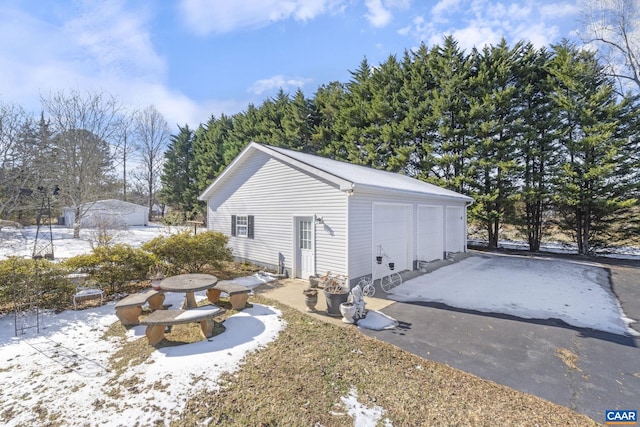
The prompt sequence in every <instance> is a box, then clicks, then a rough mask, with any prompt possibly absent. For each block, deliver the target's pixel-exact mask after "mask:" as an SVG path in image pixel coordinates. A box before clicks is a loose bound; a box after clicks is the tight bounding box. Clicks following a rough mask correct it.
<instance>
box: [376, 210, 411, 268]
mask: <svg viewBox="0 0 640 427" xmlns="http://www.w3.org/2000/svg"><path fill="white" fill-rule="evenodd" d="M410 213H411V208H410V206H406V205H374V207H373V244H374V250H376V249H377V247H378V246H382V248H383V250H384V252H385V254H387V255H388V256H389V257H391V259H393V261H394V262H395V263H396V266H397V270H405V269H411V266H410V265H409V262H410V259H409V258H410V257H409V248H410V242H411V240H410V234H409V233H410V221H411V217H410ZM375 255H376V254H375V253H374V256H375Z"/></svg>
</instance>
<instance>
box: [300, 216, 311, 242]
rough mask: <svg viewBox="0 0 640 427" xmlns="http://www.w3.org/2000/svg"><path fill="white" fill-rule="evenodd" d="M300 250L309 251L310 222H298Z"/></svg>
mask: <svg viewBox="0 0 640 427" xmlns="http://www.w3.org/2000/svg"><path fill="white" fill-rule="evenodd" d="M299 244H300V249H311V221H307V220H304V221H300V242H299Z"/></svg>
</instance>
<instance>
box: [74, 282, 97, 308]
mask: <svg viewBox="0 0 640 427" xmlns="http://www.w3.org/2000/svg"><path fill="white" fill-rule="evenodd" d="M98 298H100V305H102V302H103V299H104V291H103V290H102V289H96V288H86V287H84V286H77V287H76V291H75V293H74V294H73V309H74V310H77V309H78V303H79V302H82V301H87V300H90V299H98Z"/></svg>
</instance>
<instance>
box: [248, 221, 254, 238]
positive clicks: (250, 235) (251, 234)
mask: <svg viewBox="0 0 640 427" xmlns="http://www.w3.org/2000/svg"><path fill="white" fill-rule="evenodd" d="M247 237H248V238H249V239H253V215H249V216H248V217H247Z"/></svg>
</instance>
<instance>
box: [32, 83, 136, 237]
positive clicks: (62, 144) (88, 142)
mask: <svg viewBox="0 0 640 427" xmlns="http://www.w3.org/2000/svg"><path fill="white" fill-rule="evenodd" d="M41 102H42V105H43V107H44V108H45V110H46V112H47V113H48V116H49V118H50V120H51V125H52V128H53V131H54V133H55V138H54V143H53V145H54V153H55V156H56V158H55V164H56V166H57V168H58V169H57V174H56V175H57V178H58V181H59V184H58V185H59V187H60V193H59V195H60V198H61V199H62V200H63V201H64V202H65V203H67V204H68V205H69V206H72V207H74V209H75V223H74V237H75V238H78V237H80V225H81V220H82V218H83V216H84V215H85V214H86V212H87V210H88V209H90V208H91V206H92V205H91V204H92V202H95V201H96V200H99V199H100V198H104V197H108V196H111V195H113V194H114V193H115V189H114V185H115V184H114V181H115V179H114V167H113V163H114V157H115V156H116V153H118V148H119V144H120V143H121V141H122V132H123V116H124V114H125V111H124V109H123V107H121V105H120V103H119V102H118V101H117V99H116V98H114V97H112V96H108V95H105V94H103V93H98V92H90V91H87V92H86V93H80V92H78V91H70V92H68V93H66V92H62V91H61V92H55V93H51V94H49V95H48V96H43V97H41Z"/></svg>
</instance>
